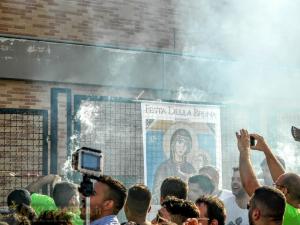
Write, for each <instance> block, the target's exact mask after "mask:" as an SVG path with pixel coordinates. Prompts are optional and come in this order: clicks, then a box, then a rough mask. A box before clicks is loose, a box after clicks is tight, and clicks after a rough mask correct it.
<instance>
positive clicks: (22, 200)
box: [7, 188, 31, 209]
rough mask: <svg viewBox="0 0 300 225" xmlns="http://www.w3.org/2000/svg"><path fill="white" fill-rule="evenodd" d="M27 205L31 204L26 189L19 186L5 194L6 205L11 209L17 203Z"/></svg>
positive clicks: (14, 207)
mask: <svg viewBox="0 0 300 225" xmlns="http://www.w3.org/2000/svg"><path fill="white" fill-rule="evenodd" d="M22 204H24V205H27V206H30V204H31V197H30V193H29V191H27V190H26V189H23V188H20V189H15V190H13V191H11V192H10V193H9V194H8V196H7V206H8V207H9V208H11V209H16V207H17V206H18V205H22Z"/></svg>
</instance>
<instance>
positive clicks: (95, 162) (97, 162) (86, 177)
mask: <svg viewBox="0 0 300 225" xmlns="http://www.w3.org/2000/svg"><path fill="white" fill-rule="evenodd" d="M72 168H73V169H74V170H76V171H78V172H80V173H81V174H82V175H83V180H82V182H81V183H80V188H79V192H80V193H81V194H82V195H84V196H85V197H89V196H91V195H93V194H94V186H93V183H92V181H91V179H97V177H99V176H101V175H102V174H103V154H102V151H101V150H97V149H92V148H87V147H82V148H80V149H78V150H76V151H75V152H74V153H73V154H72Z"/></svg>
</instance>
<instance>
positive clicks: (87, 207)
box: [85, 197, 90, 225]
mask: <svg viewBox="0 0 300 225" xmlns="http://www.w3.org/2000/svg"><path fill="white" fill-rule="evenodd" d="M85 225H90V197H86V198H85Z"/></svg>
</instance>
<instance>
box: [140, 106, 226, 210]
mask: <svg viewBox="0 0 300 225" xmlns="http://www.w3.org/2000/svg"><path fill="white" fill-rule="evenodd" d="M141 107H142V123H143V142H144V143H143V144H144V146H143V147H144V171H145V174H144V179H145V183H146V184H147V185H148V187H149V188H150V190H151V191H152V195H153V204H159V195H160V193H159V191H160V185H161V183H162V181H163V180H164V179H165V178H166V177H169V176H178V177H181V178H182V179H184V180H186V181H187V179H188V178H189V177H190V176H192V175H195V174H196V173H197V172H198V171H199V169H200V168H201V167H202V166H204V165H214V166H216V167H217V168H219V169H220V170H221V168H222V166H221V134H220V108H219V107H218V106H208V105H196V104H179V103H156V102H143V103H142V105H141ZM221 174H222V173H221Z"/></svg>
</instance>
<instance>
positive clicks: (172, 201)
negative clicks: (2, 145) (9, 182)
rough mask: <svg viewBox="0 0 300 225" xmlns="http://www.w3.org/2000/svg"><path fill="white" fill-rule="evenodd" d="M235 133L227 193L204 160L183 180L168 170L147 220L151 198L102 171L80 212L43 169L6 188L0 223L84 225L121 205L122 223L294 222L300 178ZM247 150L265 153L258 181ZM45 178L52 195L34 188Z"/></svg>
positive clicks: (75, 198) (104, 224)
mask: <svg viewBox="0 0 300 225" xmlns="http://www.w3.org/2000/svg"><path fill="white" fill-rule="evenodd" d="M250 136H251V137H253V138H254V139H255V140H256V143H255V144H254V145H250ZM236 138H237V148H238V150H239V165H238V166H236V167H233V170H232V180H231V191H228V190H223V189H219V172H218V170H217V169H216V168H215V167H213V166H204V167H203V168H201V169H200V170H199V171H198V172H197V174H196V175H193V176H191V177H189V178H188V179H187V180H184V179H182V178H181V177H176V176H169V177H167V178H165V179H164V180H163V181H162V182H161V184H160V187H159V191H160V195H159V196H160V197H159V204H160V209H159V210H158V211H157V213H156V216H154V218H151V220H150V219H149V216H148V215H149V212H150V210H151V202H152V199H153V197H152V193H151V191H150V190H149V189H148V187H147V186H146V185H144V184H135V185H133V186H132V187H130V188H129V189H128V190H127V189H126V188H125V186H124V185H123V184H122V183H121V182H120V181H118V180H117V179H114V178H112V177H110V176H107V175H102V176H99V177H97V179H96V180H95V181H94V193H93V194H92V196H91V197H90V212H89V214H88V215H87V214H86V198H85V197H84V196H83V195H80V193H79V191H78V187H77V186H76V185H75V184H73V183H70V182H65V181H63V182H62V181H61V180H60V177H59V176H57V175H48V176H45V177H41V178H40V179H38V180H37V181H36V182H34V183H32V184H30V185H28V186H27V187H25V188H20V189H15V190H13V191H12V192H10V193H9V195H8V196H7V205H8V207H9V210H8V211H5V212H4V211H3V212H2V213H1V214H0V221H1V222H0V224H33V225H35V224H37V225H40V224H54V225H55V224H60V225H64V224H66V225H69V224H74V225H82V224H84V221H85V219H86V217H89V218H90V221H91V224H92V225H119V224H120V222H119V220H118V218H117V215H118V214H119V212H120V211H121V210H122V209H124V212H125V215H126V218H127V221H126V222H124V223H122V224H133V225H134V224H138V225H151V224H154V225H155V224H157V225H167V224H168V225H173V224H178V225H182V224H184V225H225V224H226V225H281V224H283V225H300V176H299V175H298V174H296V173H291V172H288V173H287V172H285V163H284V160H283V159H281V158H279V157H277V156H275V155H274V153H273V152H272V150H271V149H270V147H269V146H268V144H267V143H266V142H265V140H264V138H263V137H261V136H260V135H258V134H249V133H248V131H247V130H244V129H242V130H240V131H239V132H237V133H236ZM251 150H258V151H261V152H262V153H263V154H264V155H265V159H264V161H263V162H262V164H261V167H262V171H263V174H264V175H263V178H264V181H263V182H260V181H259V179H257V176H256V174H255V173H254V169H253V164H252V162H251ZM49 183H51V184H53V191H52V197H50V196H47V195H43V194H39V193H38V190H39V189H40V188H41V187H42V186H43V185H45V184H49Z"/></svg>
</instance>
